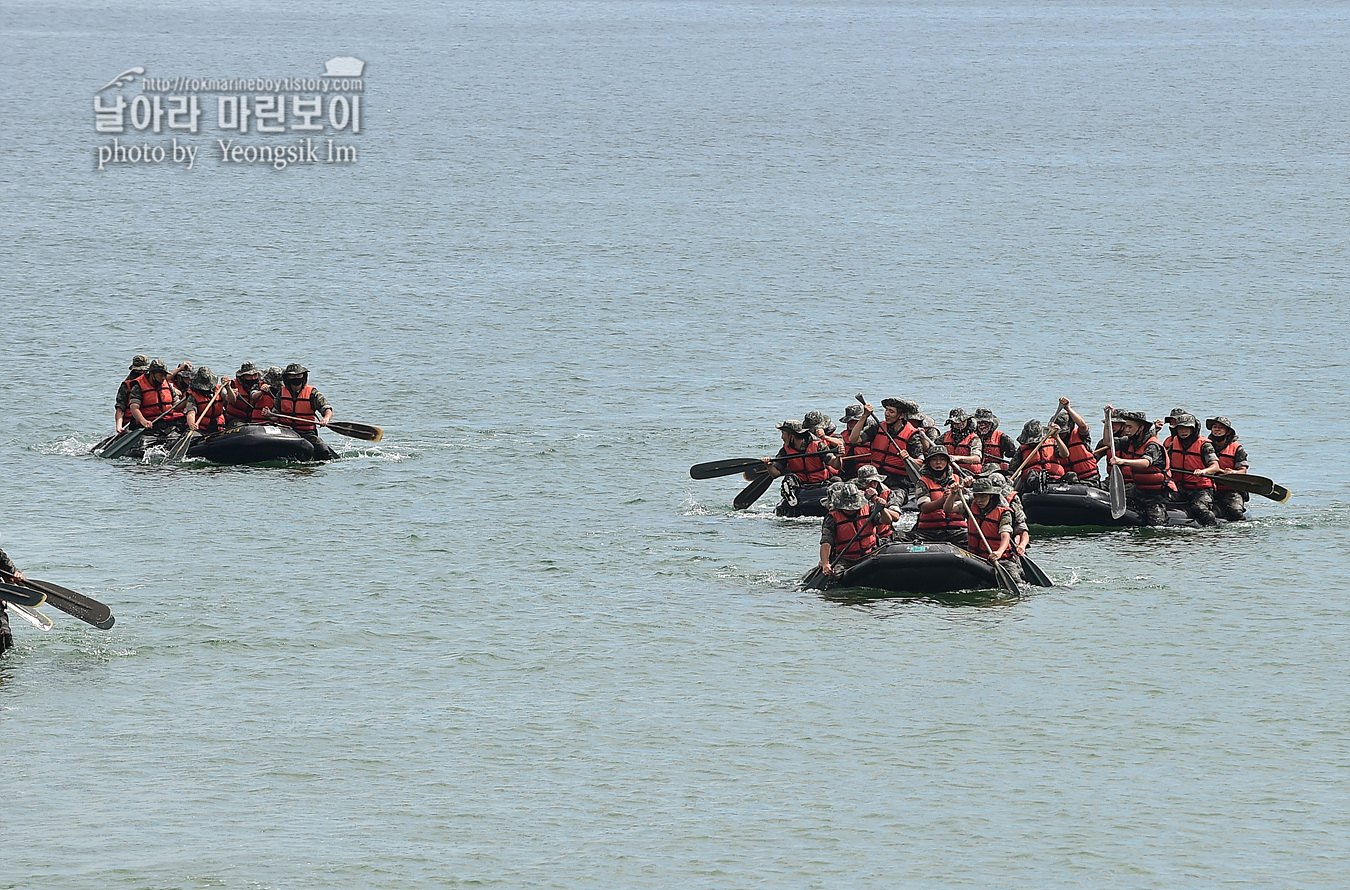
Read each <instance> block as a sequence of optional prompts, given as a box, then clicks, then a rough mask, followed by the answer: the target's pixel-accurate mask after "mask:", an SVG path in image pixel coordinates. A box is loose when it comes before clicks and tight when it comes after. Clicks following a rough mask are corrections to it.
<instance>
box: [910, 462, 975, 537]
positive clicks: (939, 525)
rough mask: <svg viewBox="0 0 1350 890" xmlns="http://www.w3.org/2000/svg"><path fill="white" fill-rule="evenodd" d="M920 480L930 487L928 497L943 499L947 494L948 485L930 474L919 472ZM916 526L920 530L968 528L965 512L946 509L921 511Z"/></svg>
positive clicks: (933, 530) (936, 499) (963, 529)
mask: <svg viewBox="0 0 1350 890" xmlns="http://www.w3.org/2000/svg"><path fill="white" fill-rule="evenodd" d="M919 481H920V482H922V483H923V484H924V487H925V488H927V489H928V497H929V499H930V500H933V501H941V500H942V499H943V498H945V497H946V496H947V486H946V485H944V484H943V483H941V482H939V481H937V480H936V479H934V478H932V477H931V476H929V475H928V474H927V473H920V474H919ZM914 527H915V528H916V529H918V530H919V531H924V532H935V531H945V530H947V529H953V528H959V529H961V530H962V531H965V530H966V517H965V513H964V512H962V513H957V514H952V513H948V512H947V511H945V510H942V509H940V508H939V509H937V510H930V511H928V512H927V513H925V512H924V511H922V510H920V511H919V521H918V522H916V523H914Z"/></svg>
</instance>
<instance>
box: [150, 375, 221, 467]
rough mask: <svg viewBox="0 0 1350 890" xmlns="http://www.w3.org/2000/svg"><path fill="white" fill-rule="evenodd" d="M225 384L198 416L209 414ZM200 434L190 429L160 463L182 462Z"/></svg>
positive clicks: (213, 394)
mask: <svg viewBox="0 0 1350 890" xmlns="http://www.w3.org/2000/svg"><path fill="white" fill-rule="evenodd" d="M224 386H225V384H224V383H222V384H220V386H217V387H216V391H215V392H214V393H212V394H211V398H210V400H209V401H207V403H206V405H204V406H203V407H202V410H200V411H198V412H197V417H198V418H199V419H200V418H202V417H204V416H205V415H206V414H207V412H209V411H210V410H211V406H212V405H214V404H215V403H216V399H218V398H220V391H221V389H223V388H224ZM200 435H201V433H199V432H198V431H197V430H188V431H187V434H186V435H184V436H183V438H181V439H179V440H178V444H177V445H175V446H173V449H172V450H171V451H169V453H168V454H166V455H164V460H162V461H160V463H166V464H168V463H174V464H176V463H179V462H181V461H182V460H183V458H185V457H187V453H188V449H189V448H191V447H192V442H193V440H194V439H196V438H197V437H198V436H200Z"/></svg>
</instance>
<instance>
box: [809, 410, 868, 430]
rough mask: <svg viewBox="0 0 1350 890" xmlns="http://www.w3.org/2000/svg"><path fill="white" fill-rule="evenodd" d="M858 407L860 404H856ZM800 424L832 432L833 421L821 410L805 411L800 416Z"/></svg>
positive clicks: (811, 428)
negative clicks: (802, 415)
mask: <svg viewBox="0 0 1350 890" xmlns="http://www.w3.org/2000/svg"><path fill="white" fill-rule="evenodd" d="M858 407H859V408H861V407H862V405H859V406H858ZM802 426H803V427H804V428H805V429H808V430H822V431H824V432H826V433H832V432H834V421H833V420H830V418H828V417H826V416H825V412H823V411H807V412H806V416H805V417H803V418H802Z"/></svg>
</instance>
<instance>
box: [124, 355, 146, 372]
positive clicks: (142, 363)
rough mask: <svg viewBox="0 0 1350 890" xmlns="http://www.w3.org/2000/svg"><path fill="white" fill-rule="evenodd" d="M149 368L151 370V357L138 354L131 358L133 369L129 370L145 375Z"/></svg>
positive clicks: (129, 369)
mask: <svg viewBox="0 0 1350 890" xmlns="http://www.w3.org/2000/svg"><path fill="white" fill-rule="evenodd" d="M149 368H150V356H148V355H146V354H145V353H143V352H138V353H136V354H135V355H133V356H132V357H131V367H129V368H127V370H128V371H140V372H141V373H145V371H147V370H149Z"/></svg>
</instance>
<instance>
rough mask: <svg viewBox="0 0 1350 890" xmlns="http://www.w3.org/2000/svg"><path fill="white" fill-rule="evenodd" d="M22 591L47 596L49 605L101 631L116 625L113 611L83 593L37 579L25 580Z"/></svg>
mask: <svg viewBox="0 0 1350 890" xmlns="http://www.w3.org/2000/svg"><path fill="white" fill-rule="evenodd" d="M3 577H6V578H8V579H9V580H10V581H13V580H14V577H13V576H12V575H4V576H3ZM19 586H20V589H22V590H27V591H29V592H32V591H37V592H38V593H41V594H43V595H44V596H46V601H47V603H48V604H50V605H53V606H55V607H56V608H58V609H60V610H61V611H62V612H65V613H66V614H67V615H70V616H72V617H74V618H78V619H79V620H81V621H83V622H84V623H85V624H92V625H93V626H94V627H97V628H98V629H99V630H107V629H108V628H110V627H112V626H113V624H114V623H116V621H117V619H116V618H114V617H113V613H112V610H111V609H109V608H108V607H107V606H105V605H104V604H103V603H100V602H99V601H98V600H96V599H94V598H93V597H88V596H85V595H84V594H82V593H76V592H75V591H73V590H68V589H66V588H65V587H62V586H61V585H59V584H53V583H52V582H50V581H39V580H37V579H36V578H25V579H24V580H23V581H21V582H19Z"/></svg>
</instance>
